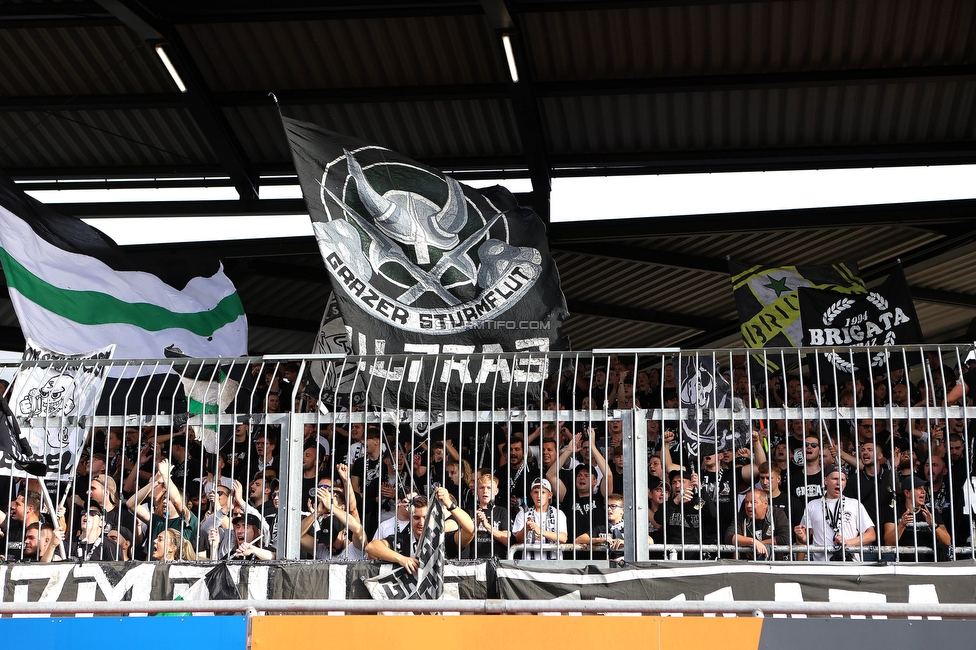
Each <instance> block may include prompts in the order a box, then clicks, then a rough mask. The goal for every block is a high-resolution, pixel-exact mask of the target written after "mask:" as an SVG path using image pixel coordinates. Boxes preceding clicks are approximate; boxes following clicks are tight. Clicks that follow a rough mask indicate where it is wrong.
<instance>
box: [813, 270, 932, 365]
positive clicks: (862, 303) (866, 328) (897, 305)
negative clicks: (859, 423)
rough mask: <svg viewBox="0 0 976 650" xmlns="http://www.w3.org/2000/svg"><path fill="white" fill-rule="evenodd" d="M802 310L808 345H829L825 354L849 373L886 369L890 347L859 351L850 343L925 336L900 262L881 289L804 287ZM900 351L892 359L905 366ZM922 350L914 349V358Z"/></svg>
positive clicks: (872, 345)
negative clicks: (847, 291) (850, 291)
mask: <svg viewBox="0 0 976 650" xmlns="http://www.w3.org/2000/svg"><path fill="white" fill-rule="evenodd" d="M800 310H801V311H802V312H803V345H804V346H805V347H821V346H822V347H829V348H834V350H832V351H831V352H827V353H825V354H824V355H823V357H824V360H825V361H827V362H829V364H830V365H832V366H833V367H834V368H836V369H837V370H839V371H840V372H842V373H845V374H855V375H867V373H868V372H870V376H873V375H876V374H879V373H885V372H887V365H888V363H889V361H888V354H889V353H888V352H887V351H886V350H882V349H873V350H868V351H867V352H863V353H856V352H855V351H854V350H852V349H850V348H859V347H870V348H880V347H881V346H889V345H906V344H911V343H921V342H922V341H923V337H922V328H921V325H920V324H919V321H918V314H916V313H915V303H914V302H913V301H912V296H911V293H910V292H909V290H908V280H906V279H905V272H904V271H903V270H902V268H901V266H900V265H899V266H898V267H896V268H895V270H894V271H893V272H892V273H891V275H889V276H888V279H887V280H885V281H884V283H883V284H881V285H880V286H878V288H876V289H872V290H871V291H869V292H868V293H866V294H858V295H849V296H840V295H838V294H836V293H834V292H831V291H821V290H817V289H809V288H804V289H800ZM900 356H901V355H900V354H899V355H896V358H895V359H892V360H891V362H890V363H892V364H895V365H896V366H897V367H901V364H902V363H903V361H904V360H903V359H900V358H897V357H900ZM917 356H918V355H917V354H911V355H909V359H908V362H909V363H913V362H914V358H916V357H917Z"/></svg>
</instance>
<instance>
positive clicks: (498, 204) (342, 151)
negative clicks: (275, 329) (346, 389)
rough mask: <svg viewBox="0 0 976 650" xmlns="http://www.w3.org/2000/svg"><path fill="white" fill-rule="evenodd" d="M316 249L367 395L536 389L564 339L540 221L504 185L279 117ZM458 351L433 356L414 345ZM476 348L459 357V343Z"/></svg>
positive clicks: (395, 399) (434, 399) (456, 396)
mask: <svg viewBox="0 0 976 650" xmlns="http://www.w3.org/2000/svg"><path fill="white" fill-rule="evenodd" d="M282 123H283V125H284V129H285V132H286V135H287V137H288V141H289V144H290V146H291V152H292V157H293V159H294V161H295V168H296V170H297V171H298V177H299V180H300V181H301V186H302V193H303V195H304V196H305V203H306V205H307V206H308V210H309V214H310V216H311V218H312V227H313V230H314V231H315V237H316V239H317V241H318V244H319V250H320V251H321V253H322V258H323V259H324V261H325V266H326V269H327V271H328V273H329V275H330V277H331V280H332V286H333V289H334V291H335V295H336V299H337V300H338V303H339V309H340V311H341V313H342V319H343V321H344V322H345V325H346V328H347V332H348V333H349V335H350V336H349V344H350V345H351V347H352V350H353V352H354V353H355V354H357V355H378V356H383V355H403V354H410V355H413V357H412V358H403V357H399V358H389V359H385V360H378V361H376V362H375V363H372V362H371V363H368V364H363V366H362V367H361V369H362V370H363V371H364V372H363V373H361V374H364V375H365V376H364V377H363V381H364V383H366V384H367V385H368V386H369V388H370V390H369V394H370V398H371V399H372V400H374V401H378V400H380V399H382V400H383V401H384V403H385V404H387V405H389V404H390V403H391V402H392V403H393V404H397V403H399V405H401V406H410V407H415V408H423V407H427V406H430V407H434V408H457V407H458V405H459V404H460V403H461V401H462V398H463V400H464V402H465V403H466V404H474V403H475V400H479V401H480V403H482V404H485V403H490V401H491V399H492V398H493V397H496V398H498V399H500V400H502V403H506V402H507V400H508V396H509V395H524V394H525V393H526V391H529V392H530V393H534V392H535V391H536V390H538V388H539V387H540V386H541V382H542V379H543V378H544V376H546V375H548V374H549V373H548V368H547V367H546V363H545V362H544V360H540V361H538V362H535V361H531V362H528V363H519V362H515V363H513V362H512V361H511V360H506V359H503V358H500V357H499V356H493V355H499V354H501V353H508V352H525V353H532V352H546V351H549V350H565V349H568V341H567V340H566V338H565V337H564V336H563V335H562V332H561V325H562V321H563V319H564V318H565V317H566V316H567V315H568V311H567V309H566V299H565V297H564V296H563V294H562V290H561V289H560V287H559V275H558V273H557V271H556V265H555V263H554V261H553V259H552V257H551V255H550V254H549V245H548V241H547V240H546V231H545V226H544V224H543V223H542V220H541V219H539V217H538V215H536V214H535V213H534V212H533V211H532V210H531V209H528V208H525V207H521V206H519V205H518V203H517V202H516V201H515V197H514V196H513V195H512V193H511V192H509V191H508V190H506V189H504V188H501V187H493V188H487V189H484V190H476V189H473V188H471V187H467V186H465V185H462V184H461V183H458V182H457V181H455V180H454V179H453V178H451V177H449V176H445V175H444V174H442V173H441V172H439V171H437V170H435V169H431V168H429V167H425V166H424V165H421V164H419V163H417V162H415V161H413V160H411V159H409V158H407V157H406V156H403V155H400V154H398V153H396V152H394V151H391V150H389V149H387V148H385V147H381V146H377V145H372V144H368V143H366V142H362V141H360V140H356V139H354V138H350V137H348V136H344V135H340V134H338V133H333V132H331V131H327V130H325V129H322V128H319V127H318V126H315V125H314V124H308V123H305V122H299V121H296V120H292V119H289V118H285V117H283V118H282ZM431 353H441V354H442V355H444V354H445V353H446V355H455V357H454V360H450V358H449V357H448V360H446V361H444V360H442V361H441V363H439V364H434V363H432V362H427V361H424V359H423V357H422V355H425V354H431ZM469 354H470V355H482V354H484V355H485V356H483V357H482V356H474V357H471V358H469V357H467V355H469Z"/></svg>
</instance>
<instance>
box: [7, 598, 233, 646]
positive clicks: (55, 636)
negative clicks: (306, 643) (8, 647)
mask: <svg viewBox="0 0 976 650" xmlns="http://www.w3.org/2000/svg"><path fill="white" fill-rule="evenodd" d="M42 606H43V605H42ZM0 639H8V640H12V639H18V640H19V641H18V643H20V642H24V643H27V646H25V647H31V648H43V647H49V648H71V647H77V644H79V643H84V644H86V645H87V644H90V643H94V644H96V647H107V646H110V645H113V641H119V642H121V643H123V644H126V645H128V644H131V643H132V642H133V640H135V639H137V640H138V643H137V644H136V645H137V646H138V648H139V650H173V648H179V650H246V647H247V618H246V617H244V616H147V617H138V618H116V617H101V618H97V617H96V618H4V619H0ZM0 645H4V644H0Z"/></svg>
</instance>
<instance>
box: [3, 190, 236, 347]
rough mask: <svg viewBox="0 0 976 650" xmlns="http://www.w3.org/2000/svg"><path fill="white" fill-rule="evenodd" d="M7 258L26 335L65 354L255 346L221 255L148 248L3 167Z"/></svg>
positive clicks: (9, 282)
mask: <svg viewBox="0 0 976 650" xmlns="http://www.w3.org/2000/svg"><path fill="white" fill-rule="evenodd" d="M0 264H2V265H3V272H4V275H5V276H6V279H7V287H8V289H9V292H10V300H11V302H13V305H14V310H15V311H16V313H17V319H18V320H19V321H20V326H21V329H22V330H23V332H24V337H25V338H30V339H33V340H34V341H35V342H37V343H38V344H39V345H41V346H43V347H45V348H49V349H52V350H57V351H58V352H61V353H64V354H80V353H84V352H88V351H91V350H97V349H101V348H105V347H107V346H110V345H115V346H116V350H115V357H116V358H123V359H160V358H162V357H163V350H164V349H165V348H166V347H167V346H170V345H176V346H177V347H178V348H180V349H181V350H183V352H185V353H186V354H188V355H190V356H194V357H217V356H234V357H236V356H240V355H244V354H247V319H246V317H245V315H244V307H243V305H242V304H241V299H240V297H239V296H238V295H237V290H236V289H235V288H234V285H233V284H232V283H231V281H230V280H229V279H228V278H227V276H226V275H224V271H223V266H222V265H221V264H220V262H219V261H218V260H216V259H207V258H206V257H205V256H199V255H194V256H190V255H175V256H174V255H167V256H162V255H149V254H142V253H140V254H139V255H138V256H136V255H133V254H129V253H126V252H124V251H123V250H122V249H121V248H120V247H119V246H118V245H117V244H116V243H115V242H114V241H112V239H111V238H109V237H108V236H106V235H105V234H104V233H102V232H100V231H99V230H97V229H95V228H93V227H91V226H89V225H88V224H86V223H85V222H84V221H81V220H80V219H75V218H74V217H69V216H65V215H63V214H60V213H58V212H56V211H55V210H53V209H51V208H49V207H48V206H45V205H43V204H41V203H39V202H38V201H35V200H34V199H32V198H31V197H29V196H27V195H26V194H24V193H23V192H22V191H20V190H19V189H18V188H17V187H16V186H15V185H14V183H13V181H11V180H10V178H9V177H8V176H6V175H5V174H2V173H0Z"/></svg>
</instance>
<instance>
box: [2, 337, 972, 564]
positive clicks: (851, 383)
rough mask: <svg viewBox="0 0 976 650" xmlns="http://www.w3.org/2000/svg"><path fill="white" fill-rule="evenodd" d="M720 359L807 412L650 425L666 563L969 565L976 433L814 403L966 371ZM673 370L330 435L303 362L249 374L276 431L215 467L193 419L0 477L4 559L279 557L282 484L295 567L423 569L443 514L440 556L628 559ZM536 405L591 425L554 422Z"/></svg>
mask: <svg viewBox="0 0 976 650" xmlns="http://www.w3.org/2000/svg"><path fill="white" fill-rule="evenodd" d="M630 361H631V362H633V361H634V359H631V360H630ZM724 361H726V362H727V363H725V364H719V366H720V372H721V373H722V374H723V376H724V377H725V379H726V380H727V381H728V383H729V385H730V387H731V391H732V394H733V395H734V396H735V397H736V398H737V399H738V400H741V402H740V403H741V404H743V405H748V406H755V407H760V408H762V407H765V406H766V405H769V406H770V407H798V408H801V409H803V410H802V414H803V415H804V417H801V418H798V419H780V420H775V419H774V420H768V421H764V420H752V421H749V422H748V426H749V428H750V429H751V431H752V433H751V436H750V437H749V438H748V440H747V441H743V442H740V443H739V444H735V443H733V442H732V441H731V438H729V439H728V440H726V439H724V438H723V439H719V438H718V437H716V438H715V440H713V441H711V442H708V441H706V442H702V441H695V442H694V443H693V442H692V441H691V440H690V439H689V437H688V435H687V433H686V432H685V431H684V429H683V423H682V422H681V421H680V420H678V419H675V420H670V419H667V418H664V417H653V418H648V420H647V450H648V452H647V453H648V455H647V458H646V459H644V458H642V459H639V460H638V459H635V461H634V463H632V464H631V465H630V466H631V467H634V468H636V470H635V471H638V472H642V473H643V472H646V476H647V507H646V510H645V509H643V508H638V509H636V510H634V512H637V513H640V516H643V513H644V512H645V511H646V513H647V527H648V534H649V536H648V540H647V541H648V543H649V544H652V546H651V558H652V559H654V558H684V559H703V558H705V559H708V558H715V557H730V558H755V559H795V560H798V559H812V560H828V559H829V560H852V559H853V560H898V561H909V560H911V561H932V560H936V559H938V560H945V559H950V558H952V557H954V556H955V557H959V556H960V555H961V554H963V555H971V552H969V551H970V549H971V546H972V544H973V540H972V516H971V515H972V512H971V510H970V507H971V506H970V505H969V504H971V503H973V495H972V493H971V492H972V490H971V488H970V477H971V476H972V475H973V474H974V471H973V460H972V454H971V449H972V445H971V438H970V436H969V426H968V423H967V422H966V421H965V420H953V419H949V420H944V419H940V418H938V417H927V418H921V419H918V418H916V419H911V418H904V419H901V418H893V417H890V416H886V417H883V418H877V419H857V420H855V419H852V418H848V417H841V416H840V415H836V416H834V417H831V418H822V417H820V410H819V408H820V407H832V406H837V407H855V406H869V407H882V406H889V405H890V406H901V407H906V406H922V407H938V406H940V405H944V404H946V403H955V404H959V403H963V402H964V401H967V400H968V397H967V396H968V395H971V394H976V393H973V392H972V391H970V390H969V388H968V386H969V384H976V362H974V361H970V362H969V363H967V364H965V365H964V366H963V367H962V368H960V369H959V371H958V372H956V371H953V370H951V369H950V368H949V367H948V366H946V367H945V368H943V366H942V363H941V359H940V358H938V357H932V358H929V359H927V360H926V363H925V364H919V365H917V366H916V367H915V368H898V369H890V367H888V366H886V369H887V372H885V373H884V374H878V375H877V376H874V377H868V376H865V377H864V378H863V379H859V378H856V377H848V378H847V380H846V381H844V380H843V379H841V380H838V381H837V383H830V382H817V381H811V380H810V377H811V376H817V377H819V376H821V373H819V372H806V367H803V368H801V369H800V370H798V371H797V373H796V374H791V373H783V372H781V373H774V374H773V376H772V377H768V378H767V376H766V375H764V374H761V373H758V372H756V371H755V370H754V369H751V368H750V367H749V365H748V363H749V362H748V359H747V358H746V357H745V356H744V355H739V356H728V357H727V358H726V359H724ZM923 367H924V371H923ZM913 373H917V374H918V375H919V377H918V379H916V382H915V383H914V384H913V383H912V381H911V379H910V378H913V377H914V374H913ZM679 375H680V372H678V371H677V370H676V368H675V367H674V365H673V364H672V363H671V361H670V360H669V359H661V358H660V357H659V358H658V359H657V363H656V365H655V364H654V363H650V364H648V367H646V368H644V369H642V368H640V367H636V368H635V367H634V365H633V363H630V364H629V363H627V360H626V359H623V358H621V359H617V358H615V357H610V358H601V359H594V360H592V362H591V363H589V364H584V363H576V364H572V365H564V366H563V367H561V368H555V372H554V373H553V374H552V376H551V377H549V378H548V379H547V381H546V382H545V384H544V386H543V390H542V393H541V399H540V401H539V402H538V403H537V404H535V405H534V408H531V406H532V405H530V408H523V409H521V410H520V411H519V413H520V415H519V417H517V418H516V417H512V418H509V419H507V421H505V422H501V423H500V422H498V421H497V420H493V421H492V422H491V423H490V424H489V423H482V422H472V423H463V424H462V423H458V424H445V425H440V426H432V427H430V428H429V429H426V430H420V428H417V427H413V426H410V425H408V424H403V423H398V422H391V421H387V420H383V419H382V418H381V422H378V423H372V422H370V423H366V422H356V421H355V420H356V419H362V418H359V416H358V415H357V413H358V412H361V411H363V410H364V407H363V406H359V405H356V404H355V400H351V402H352V403H349V402H347V403H345V404H343V403H340V404H338V405H337V406H336V407H335V408H334V409H333V416H334V417H333V418H328V419H334V423H333V422H321V421H320V420H323V419H326V418H323V417H322V413H323V411H325V408H324V407H322V408H320V407H319V404H318V401H317V400H316V399H315V396H314V395H312V396H310V395H308V394H306V393H308V392H309V391H307V390H306V382H307V380H306V379H302V378H300V377H298V366H297V365H295V364H289V365H282V366H272V367H263V366H255V368H254V370H253V379H254V388H253V391H252V397H251V398H250V404H249V406H250V410H251V411H252V413H255V414H261V415H263V416H264V417H257V416H255V417H252V416H241V417H240V418H238V420H239V422H238V424H237V425H236V429H235V430H233V431H230V432H226V433H227V439H228V440H229V442H228V443H227V444H226V445H224V446H223V447H222V449H221V451H220V453H218V454H208V453H206V452H205V451H204V449H203V447H202V446H201V444H200V439H201V435H200V430H199V427H197V426H195V425H193V423H192V421H191V422H190V424H189V425H188V424H176V425H173V426H169V427H166V428H160V427H157V426H154V425H146V424H143V425H139V426H122V427H110V428H105V429H95V430H93V431H91V432H90V434H89V436H88V439H87V440H86V442H85V444H84V446H83V447H82V449H81V451H80V454H79V457H78V463H77V467H76V470H75V472H74V475H73V476H72V478H71V480H70V481H66V482H61V483H57V484H54V483H51V482H47V483H46V484H42V483H40V482H39V481H38V480H37V479H27V478H11V477H0V502H2V503H3V504H5V506H0V534H2V537H0V548H2V552H3V555H4V557H5V558H6V559H7V561H34V562H37V561H40V562H50V561H65V560H67V561H82V562H84V561H96V560H113V561H129V560H157V561H176V560H194V559H239V560H251V561H261V560H272V559H275V558H276V557H277V555H278V548H279V546H280V541H281V538H280V536H279V533H280V532H281V531H280V528H279V525H278V523H279V522H278V513H279V506H280V505H281V503H280V499H279V489H280V483H279V481H284V480H285V479H287V480H288V486H289V488H290V489H292V490H298V491H299V495H300V502H301V506H302V508H301V509H302V512H301V521H300V548H301V551H300V552H301V557H302V558H307V559H328V560H363V559H380V560H386V561H391V562H397V563H399V564H401V565H403V566H405V567H407V568H408V570H410V569H416V561H415V558H416V553H417V546H418V542H419V540H420V534H421V530H422V527H423V516H424V514H425V513H426V511H427V508H428V506H429V504H430V503H431V500H434V499H436V500H438V501H440V502H441V504H442V505H443V506H444V509H445V513H446V516H447V519H448V524H447V534H446V536H445V539H446V542H445V544H446V553H447V557H448V558H453V559H476V558H486V557H501V558H503V559H504V558H507V557H509V556H510V555H514V556H515V557H523V558H526V559H538V560H541V559H560V558H563V559H567V558H570V559H582V560H603V561H605V560H607V559H608V558H609V559H610V560H618V559H620V558H622V557H623V556H624V551H625V540H627V539H628V537H627V535H626V534H625V530H624V523H625V508H627V505H628V504H627V503H626V502H625V499H624V497H623V496H622V495H623V493H624V492H625V488H624V481H625V479H626V476H625V474H626V470H625V452H624V440H623V436H624V433H625V432H624V428H623V421H622V420H621V419H620V418H619V417H616V416H615V414H619V412H620V411H626V410H630V409H634V408H641V409H650V410H648V411H646V413H648V414H652V413H654V411H653V410H654V409H665V410H664V411H660V410H658V411H657V412H656V413H657V414H658V415H660V414H662V413H663V414H667V413H668V411H667V410H666V409H671V408H679V407H680V406H681V402H680V392H681V387H680V379H681V378H680V377H679ZM756 376H761V377H763V379H762V380H761V381H755V380H754V379H755V377H756ZM840 376H841V377H842V378H843V375H840ZM974 388H976V387H974ZM292 395H296V396H297V399H296V402H295V404H294V410H295V412H297V413H307V414H312V415H314V417H309V418H307V419H309V420H313V421H311V422H308V423H306V424H304V430H303V442H302V443H301V444H302V454H301V458H302V460H301V467H300V468H295V469H293V470H292V471H291V472H290V473H291V475H290V476H289V477H284V476H282V475H281V471H282V466H283V465H282V459H281V457H280V446H281V445H280V443H281V426H280V425H277V424H273V423H270V422H272V421H273V418H271V419H269V418H268V417H267V414H274V413H281V412H285V411H288V410H289V409H288V401H289V400H290V399H291V396H292ZM544 410H550V411H562V412H577V414H578V412H580V411H582V412H584V413H586V414H587V415H588V416H589V415H593V414H599V417H586V418H582V419H579V420H572V421H569V420H564V421H552V420H551V419H547V418H543V417H540V416H539V414H540V413H541V412H542V411H544ZM932 410H933V412H935V411H936V410H937V409H936V408H933V409H932ZM842 412H844V411H843V408H842V409H840V410H838V411H837V413H842ZM743 417H744V416H743ZM344 420H345V421H346V423H343V421H344ZM717 430H721V426H720V427H717ZM299 471H300V473H301V478H300V479H299V478H298V477H297V476H296V474H297V473H299ZM45 492H46V493H47V495H45ZM48 495H49V497H50V498H47V496H48ZM418 522H419V523H418ZM418 526H419V528H418ZM281 536H282V537H283V533H282V535H281Z"/></svg>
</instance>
